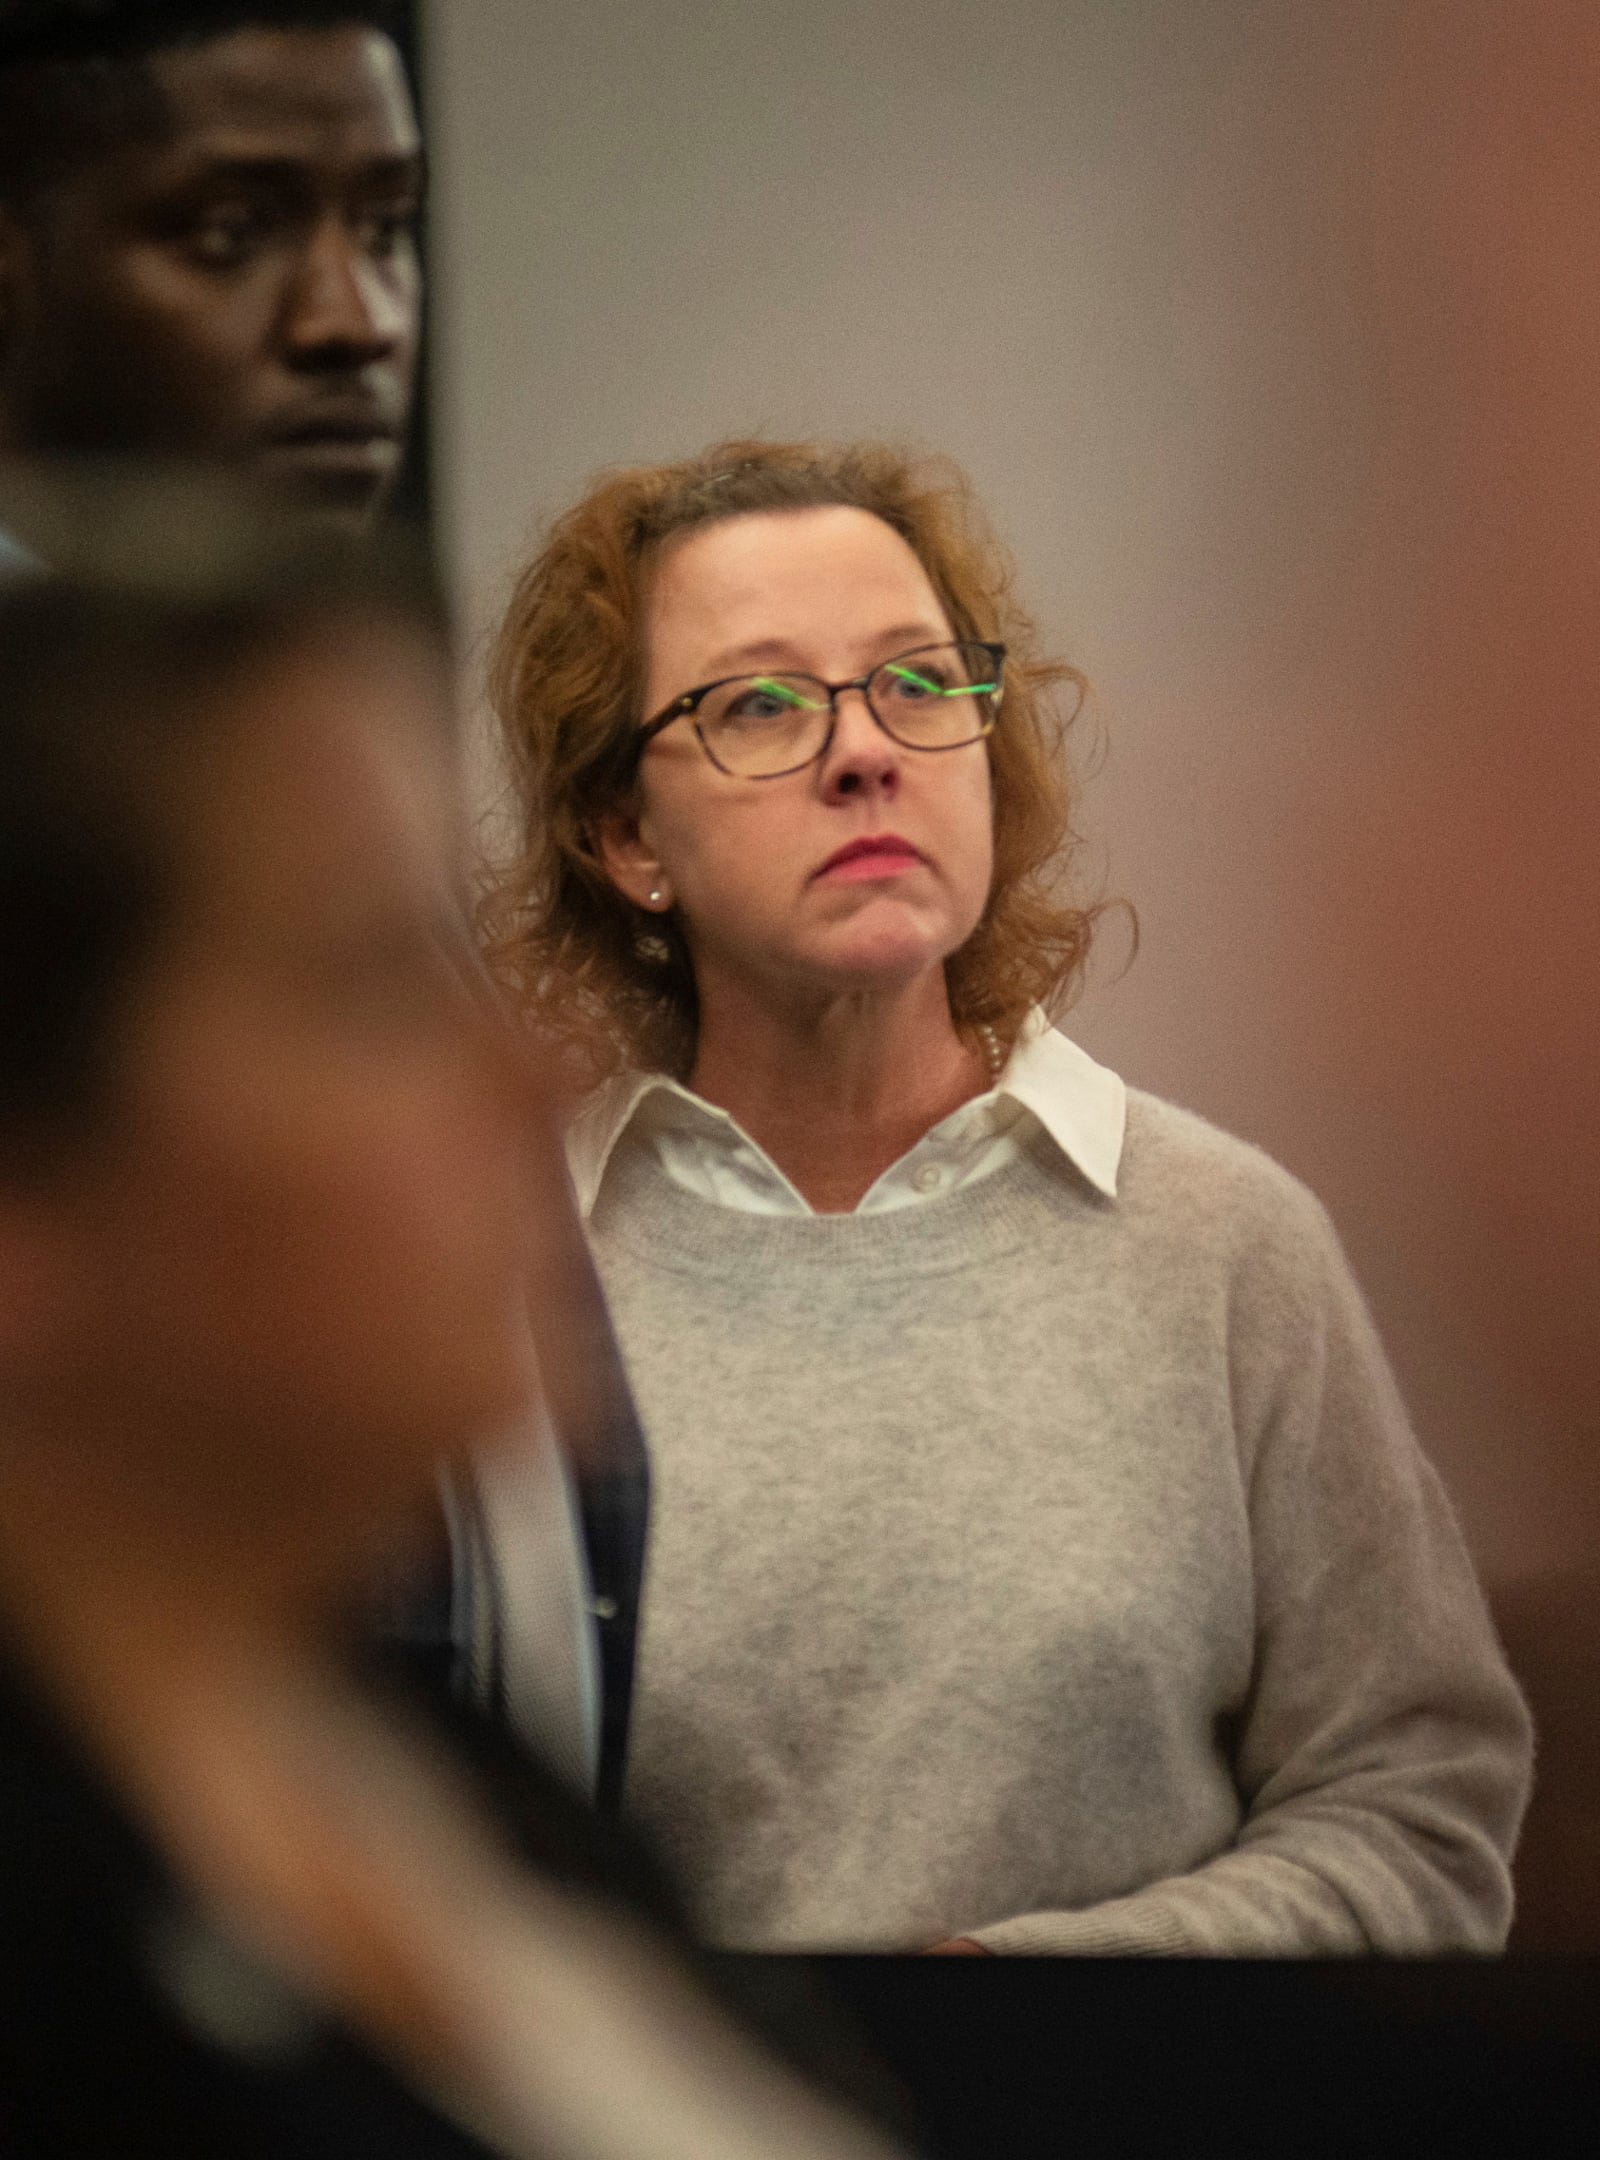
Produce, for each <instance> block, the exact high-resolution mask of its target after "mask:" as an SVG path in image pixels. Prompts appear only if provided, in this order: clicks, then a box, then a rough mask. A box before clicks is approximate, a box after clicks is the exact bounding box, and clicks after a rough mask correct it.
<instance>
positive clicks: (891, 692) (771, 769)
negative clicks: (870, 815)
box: [634, 640, 1006, 780]
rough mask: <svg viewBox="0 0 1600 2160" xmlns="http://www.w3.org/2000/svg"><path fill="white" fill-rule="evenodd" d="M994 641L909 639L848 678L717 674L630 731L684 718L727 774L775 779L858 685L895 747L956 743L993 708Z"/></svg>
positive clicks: (985, 728) (996, 702)
mask: <svg viewBox="0 0 1600 2160" xmlns="http://www.w3.org/2000/svg"><path fill="white" fill-rule="evenodd" d="M1005 657H1006V649H1005V647H1004V646H1003V645H994V644H989V643H986V642H983V643H978V642H973V641H970V640H968V641H964V642H961V643H958V644H951V645H918V646H916V647H915V648H914V649H913V650H912V651H911V652H903V653H896V654H895V656H894V658H893V659H892V660H880V661H879V663H878V665H877V666H876V667H875V668H872V669H869V671H868V672H867V673H866V674H865V675H853V676H852V677H851V678H850V680H849V681H848V682H836V683H830V682H824V681H823V680H822V678H821V676H820V675H725V676H723V677H722V678H721V680H720V681H717V682H709V683H702V684H701V685H700V687H699V689H698V690H686V691H685V692H684V693H683V695H682V697H678V698H674V699H673V701H672V703H671V704H670V705H668V706H667V707H666V708H665V710H664V711H662V712H659V713H657V715H656V717H655V718H654V719H653V720H647V721H646V722H645V724H644V726H643V727H642V728H640V730H639V731H638V734H637V735H636V736H635V738H634V741H635V746H636V748H637V749H638V750H639V751H640V752H642V751H643V749H644V746H645V744H646V743H647V742H650V741H651V740H652V739H653V738H654V737H655V736H657V735H659V734H660V733H661V731H662V729H663V728H669V727H671V725H672V723H673V722H674V721H675V720H692V721H693V723H694V731H695V733H696V735H698V736H699V738H700V746H701V748H702V749H703V750H704V751H705V754H706V756H707V757H708V758H710V760H711V762H712V764H713V765H715V766H716V768H717V770H718V772H724V773H727V774H728V776H729V777H730V778H731V779H735V780H781V779H782V778H783V776H784V775H785V774H786V773H792V772H799V771H801V770H802V769H803V768H804V767H805V766H807V765H814V764H815V763H816V762H817V760H818V759H819V758H822V757H826V756H827V753H828V746H829V744H830V743H831V742H832V741H833V735H834V730H835V728H836V727H837V726H838V724H839V699H840V697H841V695H842V694H843V693H844V692H845V691H846V690H859V691H860V692H861V694H862V696H863V697H864V698H865V699H866V701H867V710H868V711H869V712H870V713H871V714H872V717H873V719H874V720H876V721H877V723H878V725H879V727H881V728H882V730H883V732H884V733H885V735H887V736H888V737H889V738H890V739H891V740H892V741H894V742H897V743H899V744H900V746H901V748H902V749H905V750H959V749H961V748H962V747H963V745H964V744H966V743H975V742H981V741H982V739H983V737H984V736H985V735H987V734H988V733H989V732H990V731H991V729H992V728H993V727H994V724H995V721H996V719H997V718H998V716H999V709H1000V674H1001V669H1002V666H1003V665H1004V662H1005Z"/></svg>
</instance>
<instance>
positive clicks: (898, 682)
mask: <svg viewBox="0 0 1600 2160" xmlns="http://www.w3.org/2000/svg"><path fill="white" fill-rule="evenodd" d="M883 672H884V674H885V675H886V676H887V677H888V679H889V695H890V696H891V697H894V698H898V699H900V700H901V702H902V703H909V704H916V703H918V702H920V701H921V700H922V699H923V698H934V697H942V696H943V695H944V693H945V691H946V690H947V689H948V687H949V685H948V684H947V683H946V682H944V681H943V679H942V678H941V676H940V674H939V672H938V671H937V670H936V669H933V668H926V667H915V668H913V667H907V666H906V665H905V664H904V663H903V662H901V661H891V662H890V663H889V665H888V666H887V667H886V668H885V669H884V671H883Z"/></svg>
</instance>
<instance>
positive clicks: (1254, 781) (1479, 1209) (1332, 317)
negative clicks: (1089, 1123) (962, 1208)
mask: <svg viewBox="0 0 1600 2160" xmlns="http://www.w3.org/2000/svg"><path fill="white" fill-rule="evenodd" d="M433 16H434V44H435V68H436V91H437V98H436V112H435V122H436V132H435V142H436V147H437V151H438V157H439V163H440V168H441V175H442V189H441V216H440V225H439V242H440V272H441V292H442V300H441V314H440V329H441V344H442V359H443V368H442V374H443V380H444V389H443V409H442V414H441V423H442V424H441V449H442V453H443V456H442V463H443V467H444V473H445V482H446V486H445V498H446V515H447V530H448V533H449V535H450V540H451V545H452V548H453V556H454V562H455V564H456V567H457V570H458V573H459V578H460V584H461V590H462V593H463V596H464V600H465V602H466V606H467V609H468V612H469V615H470V617H471V619H472V620H473V621H474V622H476V623H482V622H484V621H485V620H487V619H488V617H489V616H490V615H491V614H492V612H493V607H494V603H495V600H496V597H497V595H498V593H499V592H500V591H501V589H502V587H503V583H504V580H505V577H506V575H507V572H508V569H509V567H510V566H511V565H512V564H513V563H514V562H515V561H516V559H517V556H518V553H519V550H520V549H521V548H522V547H523V546H524V544H525V543H526V540H527V538H528V536H529V535H530V534H532V533H533V532H534V531H535V530H536V529H537V527H538V525H539V523H540V521H541V519H542V518H544V517H545V516H546V515H547V514H549V513H550V512H551V511H552V510H554V509H555V508H557V507H558V506H560V505H561V504H562V503H563V502H564V501H565V500H566V499H567V498H569V497H570V496H571V494H572V493H573V492H574V490H575V489H577V488H578V487H579V485H580V484H581V483H582V481H583V479H584V478H585V476H586V475H587V474H588V473H590V472H591V471H592V470H593V469H594V468H595V467H596V466H597V465H599V464H602V463H605V462H609V461H612V460H617V459H624V458H631V457H658V456H662V455H666V454H671V453H674V452H679V451H683V450H687V449H689V448H691V447H694V446H697V445H699V444H700V443H701V442H703V441H705V440H708V439H710V438H711V437H713V436H715V435H718V434H723V433H727V432H731V431H734V430H741V429H752V428H754V429H767V430H774V431H785V432H787V431H813V430H820V431H825V432H828V433H853V432H862V431H870V432H887V433H891V434H894V435H897V436H910V437H912V438H915V439H918V440H920V441H923V442H926V443H928V444H930V445H933V446H936V447H939V448H942V449H945V450H948V451H950V452H952V453H954V455H955V456H956V457H958V458H959V459H960V460H961V461H962V462H963V464H965V466H966V467H967V468H968V470H969V471H970V472H971V473H972V475H973V476H974V478H975V479H976V480H977V482H978V484H979V486H980V489H981V491H982V492H983V494H984V496H985V497H986V499H987V501H988V503H989V505H990V506H991V508H992V510H993V512H994V514H995V517H996V519H997V521H998V523H999V524H1000V526H1001V528H1002V530H1003V531H1004V532H1005V533H1006V535H1007V536H1008V537H1009V539H1010V540H1011V542H1012V543H1013V545H1014V547H1015V549H1016V551H1017V553H1018V555H1019V557H1020V559H1021V563H1022V566H1023V585H1024V589H1025V592H1026V593H1027V594H1028V595H1029V597H1030V598H1031V601H1032V603H1033V605H1034V607H1035V609H1036V610H1037V612H1038V613H1039V614H1040V616H1041V617H1042V618H1043V620H1044V622H1045V624H1046V626H1047V628H1048V630H1049V632H1050V634H1051V636H1052V637H1053V638H1054V639H1056V640H1057V641H1059V643H1060V644H1062V645H1063V646H1065V647H1066V648H1067V649H1068V650H1069V651H1070V652H1071V653H1072V654H1073V655H1074V656H1075V657H1077V658H1078V659H1079V660H1080V661H1081V662H1082V663H1083V664H1084V665H1085V666H1087V668H1088V669H1089V671H1090V673H1091V674H1092V676H1093V678H1094V680H1095V683H1096V685H1097V691H1098V698H1097V704H1096V708H1095V714H1096V724H1097V727H1098V731H1099V733H1100V735H1101V737H1102V738H1103V743H1104V749H1105V756H1104V761H1103V764H1102V765H1101V767H1100V769H1099V771H1098V773H1097V775H1096V776H1095V777H1094V778H1093V779H1092V781H1091V782H1090V784H1089V786H1088V789H1087V793H1086V795H1085V800H1084V813H1083V824H1084V828H1085V830H1086V832H1087V833H1088V835H1089V836H1090V839H1091V842H1092V856H1093V861H1094V863H1095V864H1096V865H1098V867H1099V871H1100V873H1101V874H1102V875H1103V877H1104V878H1105V880H1106V882H1107V883H1108V884H1109V885H1110V887H1111V888H1113V889H1115V890H1117V891H1120V892H1123V893H1126V894H1128V895H1130V896H1131V897H1132V898H1133V899H1134V900H1135V901H1136V903H1137V905H1138V908H1139V911H1140V914H1141V917H1142V921H1143V930H1144V943H1143V950H1142V953H1141V955H1140V957H1139V959H1138V962H1137V964H1136V966H1135V967H1134V968H1133V970H1132V972H1131V973H1129V974H1128V975H1127V977H1126V978H1125V979H1124V980H1122V981H1119V982H1112V981H1111V980H1110V972H1111V971H1103V972H1102V978H1101V980H1099V981H1098V982H1097V984H1096V986H1095V987H1094V989H1093V990H1092V992H1091V994H1090V996H1089V997H1088V999H1087V1000H1086V1002H1085V1004H1084V1006H1083V1007H1082V1009H1081V1012H1080V1015H1079V1017H1078V1021H1077V1032H1078V1033H1079V1035H1080V1037H1081V1039H1082V1040H1083V1041H1084V1042H1085V1043H1086V1044H1087V1046H1088V1047H1089V1048H1091V1049H1092V1050H1094V1051H1095V1052H1096V1053H1098V1054H1100V1055H1102V1056H1105V1057H1107V1058H1108V1059H1110V1060H1111V1061H1113V1062H1115V1063H1117V1064H1118V1065H1119V1066H1120V1067H1121V1068H1122V1069H1123V1070H1124V1071H1125V1072H1126V1073H1127V1074H1128V1076H1129V1077H1130V1078H1131V1079H1133V1080H1135V1081H1138V1082H1141V1083H1143V1084H1145V1085H1147V1086H1150V1087H1154V1088H1156V1089H1158V1090H1159V1091H1161V1092H1163V1093H1166V1094H1169V1095H1171V1096H1173V1097H1175V1098H1177V1099H1178V1100H1180V1101H1183V1102H1185V1103H1188V1104H1190V1105H1192V1106H1194V1107H1196V1108H1198V1109H1200V1110H1202V1111H1204V1112H1206V1113H1208V1114H1209V1115H1211V1116H1213V1117H1215V1118H1216V1119H1218V1120H1219V1121H1220V1122H1222V1123H1223V1124H1225V1125H1228V1126H1230V1127H1232V1128H1233V1129H1235V1130H1236V1131H1240V1132H1243V1133H1246V1134H1248V1135H1250V1136H1252V1137H1254V1138H1256V1139H1259V1140H1260V1141H1261V1142H1262V1143H1263V1144H1264V1145H1266V1146H1267V1147H1269V1148H1270V1149H1271V1150H1272V1151H1273V1152H1274V1153H1275V1154H1277V1155H1279V1156H1280V1157H1281V1158H1282V1159H1284V1160H1285V1161H1287V1162H1288V1163H1289V1164H1290V1165H1291V1166H1292V1167H1294V1168H1296V1169H1298V1170H1299V1171H1300V1172H1301V1173H1302V1174H1303V1175H1305V1176H1306V1177H1308V1178H1309V1179H1310V1181H1311V1182H1312V1183H1313V1184H1314V1185H1315V1186H1316V1187H1317V1188H1318V1190H1319V1191H1321V1192H1322V1193H1323V1195H1324V1197H1325V1198H1326V1199H1327V1200H1328V1201H1329V1203H1330V1205H1331V1206H1332V1207H1333V1210H1334V1213H1335V1215H1336V1217H1337V1219H1338V1220H1339V1222H1340V1224H1341V1227H1342V1228H1343V1230H1344V1232H1345V1235H1346V1237H1347V1240H1348V1242H1349V1243H1350V1245H1351V1248H1352V1250H1353V1252H1354V1254H1355V1256H1356V1259H1357V1262H1358V1265H1359V1267H1360V1270H1361V1272H1362V1274H1363V1277H1364V1279H1365V1280H1366V1282H1367V1284H1368V1287H1369V1290H1370V1292H1371V1294H1372V1296H1373V1298H1374V1302H1375V1303H1376V1305H1377V1307H1378V1309H1379V1314H1380V1318H1381V1320H1382V1321H1383V1324H1384V1326H1385V1329H1386V1332H1387V1333H1388V1335H1389V1338H1390V1340H1391V1343H1392V1346H1393V1348H1394V1350H1395V1353H1396V1356H1397V1360H1398V1362H1399V1364H1400V1367H1401V1370H1402V1375H1403V1378H1404V1379H1405V1381H1406V1383H1407V1386H1408V1391H1409V1393H1410V1395H1411V1397H1412V1400H1413V1402H1414V1405H1415V1409H1416V1412H1417V1416H1418V1421H1419V1424H1420V1426H1421V1428H1422V1430H1423V1433H1424V1435H1425V1438H1426V1440H1427V1443H1428V1445H1429V1447H1430V1448H1431V1450H1432V1452H1433V1453H1434V1455H1435V1458H1436V1459H1437V1460H1438V1461H1439V1463H1440V1464H1441V1466H1442V1467H1443V1468H1444V1470H1445V1472H1446V1474H1447V1476H1448V1478H1449V1479H1450V1481H1451V1483H1452V1486H1453V1488H1454V1490H1455V1491H1456V1493H1457V1496H1458V1499H1459V1501H1460V1503H1461V1505H1462V1508H1463V1511H1464V1513H1465V1516H1466V1519H1467V1522H1468V1526H1469V1530H1470V1533H1471V1535H1472V1537H1473V1539H1474V1542H1475V1544H1476V1546H1477V1548H1478V1551H1479V1554H1480V1557H1481V1559H1482V1561H1483V1563H1484V1565H1485V1568H1486V1570H1487V1572H1488V1574H1489V1575H1490V1577H1491V1579H1492V1580H1493V1581H1494V1582H1495V1584H1496V1585H1497V1586H1499V1587H1502V1588H1504V1587H1506V1586H1510V1588H1512V1589H1514V1588H1515V1586H1516V1585H1518V1584H1519V1583H1521V1584H1526V1583H1528V1582H1533V1581H1539V1580H1543V1579H1545V1578H1547V1577H1549V1578H1553V1577H1557V1576H1562V1575H1567V1576H1570V1575H1571V1574H1572V1573H1573V1572H1574V1571H1580V1572H1581V1571H1582V1570H1585V1569H1587V1568H1588V1567H1589V1565H1590V1562H1589V1558H1588V1556H1589V1554H1590V1552H1591V1551H1593V1550H1594V1549H1595V1547H1594V1540H1595V1531H1596V1518H1597V1517H1600V1468H1597V1465H1596V1460H1595V1457H1596V1453H1597V1448H1596V1446H1595V1445H1594V1444H1593V1443H1596V1442H1597V1441H1600V1421H1597V1419H1596V1415H1595V1411H1594V1408H1593V1405H1594V1402H1595V1400H1596V1398H1597V1394H1600V1352H1597V1353H1596V1354H1595V1355H1594V1359H1593V1363H1592V1365H1586V1364H1585V1363H1584V1360H1585V1358H1586V1357H1588V1356H1589V1355H1590V1351H1589V1349H1588V1348H1587V1347H1586V1345H1588V1344H1590V1343H1591V1342H1593V1341H1596V1340H1600V1326H1596V1325H1595V1324H1594V1322H1593V1321H1592V1320H1591V1318H1590V1316H1591V1315H1596V1314H1600V1232H1597V1231H1596V1230H1595V1228H1594V1224H1595V1222H1596V1220H1597V1219H1600V1137H1597V1135H1600V1093H1597V1087H1596V1080H1595V1074H1596V1070H1597V1064H1600V1061H1597V1059H1596V1056H1595V1049H1596V1044H1595V1029H1594V1024H1593V1021H1592V1016H1591V1003H1592V1000H1593V996H1594V992H1595V988H1596V981H1597V977H1600V955H1597V940H1600V921H1597V917H1600V874H1597V873H1596V871H1595V869H1594V867H1593V866H1594V863H1595V861H1596V859H1597V853H1600V851H1597V850H1596V848H1595V846H1594V845H1593V844H1592V841H1591V837H1590V836H1591V833H1592V831H1593V829H1594V827H1595V826H1596V824H1597V822H1600V821H1597V819H1596V818H1595V817H1594V816H1593V815H1592V814H1591V812H1592V810H1593V809H1596V808H1600V789H1596V787H1595V785H1594V783H1595V780H1596V777H1597V775H1596V771H1595V751H1594V742H1595V739H1596V726H1597V723H1596V717H1595V716H1596V711H1597V708H1600V698H1597V697H1596V696H1595V690H1596V680H1595V671H1594V664H1593V661H1592V659H1591V658H1590V657H1589V654H1590V650H1591V648H1592V646H1593V645H1594V644H1595V642H1596V627H1595V626H1596V625H1600V605H1597V604H1596V603H1597V601H1600V594H1597V592H1596V590H1595V582H1596V573H1595V566H1596V564H1597V562H1600V547H1597V546H1596V541H1597V539H1600V422H1597V418H1596V413H1597V397H1600V392H1597V389H1596V385H1597V384H1600V298H1597V288H1596V278H1595V269H1594V265H1595V262H1596V260H1597V255H1596V246H1597V243H1596V238H1595V235H1596V233H1597V232H1600V188H1597V172H1600V164H1597V156H1596V151H1595V138H1596V134H1597V129H1596V124H1595V115H1596V111H1597V110H1600V10H1596V9H1595V8H1594V7H1593V5H1592V0H1522V4H1521V5H1519V6H1514V7H1513V6H1507V5H1505V4H1504V0H1319V4H1318V5H1316V6H1309V5H1299V4H1296V0H1080V4H1073V0H855V4H851V0H810V4H793V5H787V6H763V5H760V4H758V0H726V4H714V0H685V4H682V5H678V6H672V5H668V4H666V0H631V4H618V5H609V6H606V5H601V6H595V5H592V4H590V5H576V4H573V0H541V4H539V5H532V4H528V0H435V5H434V8H433ZM1085 747H1086V748H1087V747H1088V741H1087V738H1085ZM1591 1202H1592V1204H1593V1205H1592V1211H1591ZM1591 1382H1592V1383H1593V1384H1592V1385H1591ZM1591 1648H1593V1649H1595V1653H1596V1656H1597V1658H1600V1643H1597V1644H1596V1645H1591Z"/></svg>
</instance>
